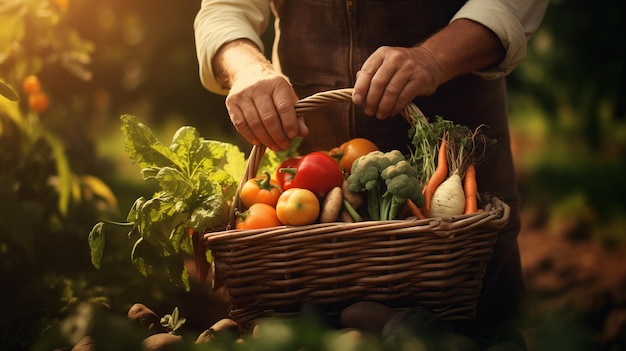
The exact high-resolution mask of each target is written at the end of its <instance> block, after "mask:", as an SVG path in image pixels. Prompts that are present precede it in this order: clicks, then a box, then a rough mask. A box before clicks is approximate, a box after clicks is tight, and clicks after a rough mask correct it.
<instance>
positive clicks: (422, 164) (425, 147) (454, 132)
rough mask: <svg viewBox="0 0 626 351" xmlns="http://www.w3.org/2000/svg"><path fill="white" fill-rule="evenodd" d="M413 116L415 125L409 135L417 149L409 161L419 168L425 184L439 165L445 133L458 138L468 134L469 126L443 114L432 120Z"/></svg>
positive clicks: (419, 174)
mask: <svg viewBox="0 0 626 351" xmlns="http://www.w3.org/2000/svg"><path fill="white" fill-rule="evenodd" d="M411 118H412V120H413V124H414V127H413V128H411V129H410V130H409V137H410V138H411V140H412V143H413V146H414V149H415V150H414V151H413V153H412V154H411V156H410V157H409V160H408V161H409V163H410V164H411V165H412V166H413V167H415V169H416V170H417V172H418V178H419V179H420V181H421V182H422V186H423V185H424V184H425V182H427V181H428V180H429V179H430V176H431V175H432V174H433V172H434V171H435V168H436V167H437V164H436V159H437V150H438V149H439V144H440V142H441V139H442V137H443V135H444V134H445V133H446V132H447V133H449V135H450V137H451V138H452V139H454V140H457V139H459V138H461V137H465V136H466V135H468V133H469V128H468V127H466V126H464V125H460V124H455V123H454V122H452V121H450V120H447V119H444V118H443V117H441V116H436V117H435V118H434V119H433V121H431V122H429V121H428V120H427V119H426V118H425V117H424V116H415V115H414V116H411Z"/></svg>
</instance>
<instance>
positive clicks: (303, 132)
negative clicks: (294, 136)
mask: <svg viewBox="0 0 626 351" xmlns="http://www.w3.org/2000/svg"><path fill="white" fill-rule="evenodd" d="M307 135H309V127H307V125H306V123H305V121H304V117H298V136H299V137H302V138H304V137H305V136H307Z"/></svg>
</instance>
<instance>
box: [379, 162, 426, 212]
mask: <svg viewBox="0 0 626 351" xmlns="http://www.w3.org/2000/svg"><path fill="white" fill-rule="evenodd" d="M380 177H381V178H382V179H383V180H384V181H385V185H386V186H387V191H386V192H385V193H384V194H383V196H382V202H381V218H382V217H383V216H386V217H387V219H394V218H395V217H396V215H397V214H398V212H399V211H400V209H401V208H402V206H404V203H405V202H406V199H411V200H412V201H413V202H415V204H416V205H417V206H419V207H421V206H422V205H423V202H424V198H423V196H422V189H421V187H420V182H419V178H418V175H417V170H416V169H415V168H413V166H411V164H409V162H407V161H405V160H401V161H399V162H398V163H396V164H393V165H391V166H389V167H387V168H385V169H384V170H383V171H382V172H381V174H380Z"/></svg>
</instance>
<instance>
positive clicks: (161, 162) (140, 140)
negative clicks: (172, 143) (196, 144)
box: [121, 115, 179, 168]
mask: <svg viewBox="0 0 626 351" xmlns="http://www.w3.org/2000/svg"><path fill="white" fill-rule="evenodd" d="M121 120H122V131H123V132H124V135H125V139H124V148H125V150H126V152H127V153H128V155H129V157H130V159H131V161H132V162H134V163H136V164H138V165H139V166H140V167H141V168H151V167H154V168H161V167H172V166H173V167H177V166H178V164H179V160H178V156H177V155H176V154H175V153H174V152H172V151H171V150H170V149H169V148H167V147H166V146H164V145H163V144H161V142H160V141H159V140H158V139H157V138H156V136H155V135H154V134H153V133H152V130H150V128H148V127H147V126H145V125H144V124H142V123H139V122H138V121H137V119H136V118H135V116H132V115H122V117H121Z"/></svg>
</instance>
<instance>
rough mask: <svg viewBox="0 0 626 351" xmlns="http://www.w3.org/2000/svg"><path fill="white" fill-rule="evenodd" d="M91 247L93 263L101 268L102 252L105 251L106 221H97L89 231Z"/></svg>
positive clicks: (97, 267)
mask: <svg viewBox="0 0 626 351" xmlns="http://www.w3.org/2000/svg"><path fill="white" fill-rule="evenodd" d="M88 242H89V249H90V250H91V264H93V266H94V267H96V269H100V265H101V264H102V253H103V252H104V223H102V222H100V223H97V224H96V225H95V226H94V227H93V228H92V229H91V232H89V237H88Z"/></svg>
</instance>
